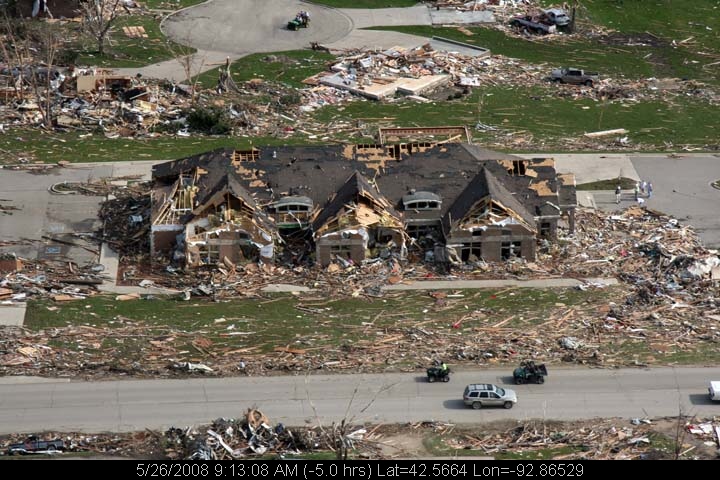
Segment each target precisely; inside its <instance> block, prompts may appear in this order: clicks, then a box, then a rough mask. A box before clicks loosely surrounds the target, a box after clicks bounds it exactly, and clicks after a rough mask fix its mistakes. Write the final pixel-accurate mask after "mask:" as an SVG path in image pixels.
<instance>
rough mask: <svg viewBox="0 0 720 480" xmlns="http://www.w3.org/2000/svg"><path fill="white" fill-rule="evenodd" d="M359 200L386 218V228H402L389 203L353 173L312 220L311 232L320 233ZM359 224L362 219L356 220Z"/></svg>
mask: <svg viewBox="0 0 720 480" xmlns="http://www.w3.org/2000/svg"><path fill="white" fill-rule="evenodd" d="M361 198H365V199H366V200H368V201H369V202H370V203H372V204H373V205H374V206H375V207H376V210H379V211H380V212H378V213H381V212H382V214H383V215H384V216H386V220H387V221H388V224H387V225H384V226H387V227H395V228H402V221H401V220H400V214H399V213H398V212H397V211H395V209H394V208H393V207H392V205H391V203H390V202H389V201H388V200H387V199H386V198H385V197H384V196H383V195H382V194H380V192H378V191H377V189H376V188H375V187H374V186H372V185H370V183H369V182H368V180H367V179H366V178H365V177H364V176H363V175H362V174H361V173H360V172H357V171H355V172H354V173H353V174H352V175H351V176H350V178H348V179H347V181H346V182H345V183H344V184H343V186H342V187H340V188H339V189H338V191H337V193H336V194H335V196H334V197H333V198H332V199H331V200H330V201H329V203H328V204H327V206H325V208H323V209H322V210H320V211H319V212H318V215H317V216H316V217H315V218H314V219H313V222H312V224H313V230H314V231H316V232H321V231H322V230H323V228H324V227H325V226H326V225H327V224H329V223H330V222H331V221H332V220H333V219H335V218H336V217H337V216H338V214H339V213H341V212H342V211H343V210H344V209H345V208H346V206H347V205H353V204H355V205H357V204H358V203H359V200H360V199H361ZM358 220H359V223H361V222H362V219H358Z"/></svg>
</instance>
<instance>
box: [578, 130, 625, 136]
mask: <svg viewBox="0 0 720 480" xmlns="http://www.w3.org/2000/svg"><path fill="white" fill-rule="evenodd" d="M626 133H628V131H627V130H625V129H624V128H616V129H614V130H601V131H599V132H590V133H586V134H585V135H584V136H585V137H587V138H598V137H605V136H608V135H625V134H626Z"/></svg>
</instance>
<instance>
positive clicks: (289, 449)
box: [0, 408, 381, 460]
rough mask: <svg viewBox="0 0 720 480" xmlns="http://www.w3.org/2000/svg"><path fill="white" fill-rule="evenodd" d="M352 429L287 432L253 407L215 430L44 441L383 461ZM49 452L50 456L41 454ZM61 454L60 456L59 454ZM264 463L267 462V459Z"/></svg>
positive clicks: (70, 446)
mask: <svg viewBox="0 0 720 480" xmlns="http://www.w3.org/2000/svg"><path fill="white" fill-rule="evenodd" d="M348 427H349V425H347V426H345V425H344V424H343V425H335V424H333V425H331V426H326V427H325V428H321V427H317V426H315V427H313V426H307V427H300V428H292V429H291V428H288V427H286V426H285V425H283V424H282V423H277V424H275V425H273V424H272V423H271V421H270V419H268V417H267V416H265V415H264V414H263V413H262V412H261V411H260V410H258V409H256V408H249V409H247V411H246V412H245V414H244V415H243V416H242V417H239V418H218V419H216V420H215V421H213V422H212V423H211V424H210V425H199V426H189V427H184V428H178V427H170V428H169V429H167V430H166V431H165V432H164V433H160V432H157V431H154V430H150V429H145V430H143V431H139V432H132V433H114V434H109V433H103V434H92V435H90V434H84V433H69V434H68V433H53V432H46V433H45V434H43V435H41V436H40V437H41V438H42V439H51V438H52V439H62V440H63V441H64V442H65V445H66V450H65V452H64V453H69V454H72V453H77V452H90V453H94V454H98V455H108V456H120V457H134V458H165V459H172V460H231V459H252V458H259V457H263V456H267V455H276V456H277V457H278V458H284V457H285V456H286V455H287V456H295V455H302V454H306V453H310V452H314V451H323V452H328V451H330V452H336V453H337V451H338V450H340V449H343V448H344V449H348V450H352V451H354V453H355V454H359V455H362V456H364V457H365V458H370V457H372V458H380V452H379V449H378V448H377V447H376V446H375V445H374V443H375V442H374V441H375V440H376V439H378V438H380V437H381V435H380V434H375V432H376V431H377V430H378V429H379V428H380V425H378V426H375V428H373V429H371V430H370V431H369V432H368V430H366V429H360V428H352V429H350V428H348ZM25 438H27V437H26V436H21V435H8V436H6V437H4V438H3V439H2V440H0V451H2V452H5V450H6V449H7V446H8V445H10V444H13V443H20V442H22V441H24V439H25ZM38 453H46V452H38ZM55 453H57V452H55ZM263 458H265V457H263Z"/></svg>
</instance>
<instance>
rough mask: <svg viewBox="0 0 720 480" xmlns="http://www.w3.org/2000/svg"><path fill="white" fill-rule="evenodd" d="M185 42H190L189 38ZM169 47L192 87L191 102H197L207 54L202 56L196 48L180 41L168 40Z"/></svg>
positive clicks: (186, 81)
mask: <svg viewBox="0 0 720 480" xmlns="http://www.w3.org/2000/svg"><path fill="white" fill-rule="evenodd" d="M185 43H189V40H188V41H186V42H185ZM166 45H167V49H168V50H169V51H170V52H171V53H172V54H173V56H174V57H175V60H177V62H178V63H179V64H180V66H181V67H182V69H183V73H184V74H185V79H184V80H185V83H186V84H187V85H189V86H190V88H191V95H192V96H191V99H190V100H191V102H192V103H193V104H194V103H195V99H196V96H195V91H196V87H197V84H198V81H199V80H200V74H201V73H202V71H203V68H204V67H205V62H206V60H207V57H206V56H203V57H202V58H200V57H199V56H197V55H196V54H195V49H194V48H192V47H188V46H185V45H181V44H178V43H173V42H171V41H169V40H168V41H167V44H166Z"/></svg>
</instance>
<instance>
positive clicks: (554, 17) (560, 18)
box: [543, 8, 570, 27]
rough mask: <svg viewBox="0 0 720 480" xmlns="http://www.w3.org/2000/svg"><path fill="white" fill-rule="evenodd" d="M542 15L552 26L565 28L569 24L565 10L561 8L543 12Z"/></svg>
mask: <svg viewBox="0 0 720 480" xmlns="http://www.w3.org/2000/svg"><path fill="white" fill-rule="evenodd" d="M543 13H544V14H545V17H546V18H547V19H548V21H550V22H552V24H553V25H557V26H558V27H566V26H568V25H569V24H570V17H568V14H567V13H565V10H563V9H561V8H550V9H547V10H544V11H543Z"/></svg>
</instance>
